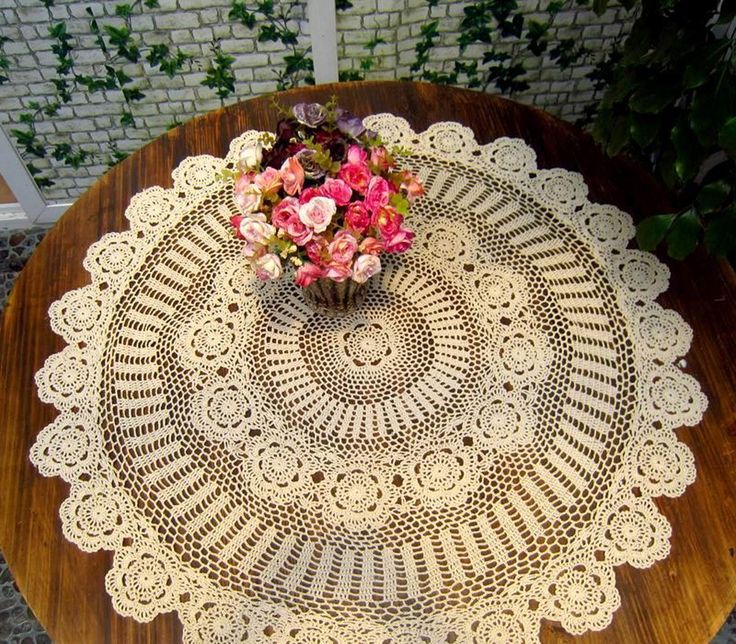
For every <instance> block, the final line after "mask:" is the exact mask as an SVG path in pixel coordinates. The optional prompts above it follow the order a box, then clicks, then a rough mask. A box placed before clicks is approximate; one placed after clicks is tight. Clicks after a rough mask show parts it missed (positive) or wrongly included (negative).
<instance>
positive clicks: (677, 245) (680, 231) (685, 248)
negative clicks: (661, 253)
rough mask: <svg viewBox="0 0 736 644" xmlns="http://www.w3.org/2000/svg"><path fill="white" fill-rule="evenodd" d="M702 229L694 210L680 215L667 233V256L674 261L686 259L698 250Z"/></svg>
mask: <svg viewBox="0 0 736 644" xmlns="http://www.w3.org/2000/svg"><path fill="white" fill-rule="evenodd" d="M700 229H701V226H700V218H699V217H698V215H697V214H696V213H695V211H694V210H692V209H690V210H686V211H685V212H684V213H682V214H681V215H679V216H678V217H677V219H675V223H674V224H672V227H671V228H670V231H669V232H668V233H667V254H668V255H669V256H670V257H671V258H672V259H685V258H686V257H687V256H688V255H689V254H690V253H692V252H693V251H694V250H695V249H696V248H697V246H698V242H699V241H700Z"/></svg>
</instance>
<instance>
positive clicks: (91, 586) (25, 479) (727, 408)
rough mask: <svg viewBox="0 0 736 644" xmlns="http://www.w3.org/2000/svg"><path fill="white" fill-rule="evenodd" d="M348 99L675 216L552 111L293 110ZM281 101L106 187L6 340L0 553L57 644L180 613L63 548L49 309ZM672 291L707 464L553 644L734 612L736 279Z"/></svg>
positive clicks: (218, 118)
mask: <svg viewBox="0 0 736 644" xmlns="http://www.w3.org/2000/svg"><path fill="white" fill-rule="evenodd" d="M332 94H336V95H337V98H338V100H339V102H340V104H341V105H343V106H345V107H346V108H348V109H350V110H351V111H353V112H354V113H356V114H358V115H361V116H362V115H367V114H370V113H376V112H384V111H388V112H392V113H394V114H397V115H401V116H404V117H405V118H407V119H408V121H409V122H410V123H411V124H412V126H413V127H414V129H415V130H416V131H421V130H423V129H425V128H426V127H427V126H428V125H430V124H431V123H433V122H436V121H441V120H454V121H458V122H460V123H463V124H465V125H468V126H470V127H471V128H472V129H473V130H474V131H475V133H476V136H477V138H478V140H479V141H480V142H481V143H485V142H488V141H490V140H492V139H494V138H496V137H499V136H511V137H521V138H524V139H525V140H526V141H527V142H528V143H529V144H530V145H531V146H532V147H533V148H534V149H535V150H536V151H537V155H538V161H539V165H540V167H563V168H568V169H571V170H576V171H578V172H581V173H582V174H583V175H584V176H585V179H586V181H587V183H588V186H589V188H590V198H591V200H592V201H598V202H603V203H613V204H615V205H617V206H619V207H620V208H622V209H623V210H625V211H627V212H629V213H631V214H632V215H633V216H634V217H635V218H639V217H641V216H645V215H648V214H653V213H656V212H660V211H663V210H664V209H666V207H667V203H668V200H667V196H666V194H665V193H664V192H663V190H662V188H661V187H660V186H659V185H658V184H657V183H656V182H655V181H654V180H653V179H652V177H651V176H649V175H648V174H647V173H645V172H643V171H642V170H641V168H639V167H638V166H637V165H636V164H634V163H632V162H629V161H628V160H626V159H623V158H619V159H615V160H611V159H608V158H606V157H604V156H603V155H602V154H601V153H600V152H599V151H598V150H597V149H596V147H595V145H594V144H593V142H592V140H591V139H590V137H588V136H587V135H584V134H582V133H581V132H579V131H578V130H577V129H575V128H574V127H572V126H570V125H568V124H566V123H563V122H562V121H559V120H557V119H556V118H554V117H552V116H549V115H547V114H545V113H543V112H540V111H538V110H535V109H532V108H529V107H525V106H522V105H518V104H516V103H513V102H510V101H507V100H503V99H500V98H496V97H492V96H487V95H484V94H479V93H476V92H469V91H463V90H457V89H451V88H447V87H439V86H433V85H426V84H414V83H395V82H375V83H343V84H340V85H323V86H320V87H316V88H309V89H300V90H294V91H292V92H289V93H287V94H284V95H282V101H283V102H284V103H288V104H292V103H296V102H299V101H304V100H307V101H321V102H325V101H326V100H327V99H328V98H329V97H330V95H332ZM275 125H276V116H275V113H274V111H273V109H272V108H271V107H270V105H269V100H268V99H267V98H258V99H253V100H250V101H246V102H244V103H241V104H239V105H234V106H232V107H229V108H226V109H223V110H219V111H217V112H213V113H211V114H208V115H207V116H205V117H202V118H198V119H195V120H193V121H191V122H189V123H187V124H185V125H183V126H181V127H179V128H177V129H176V130H173V131H171V132H169V133H167V134H165V135H163V136H161V137H160V138H158V139H157V140H156V141H154V142H153V143H151V144H150V145H148V146H146V147H145V148H143V149H142V150H141V151H140V152H138V153H136V154H135V155H133V156H132V157H130V158H129V159H127V160H126V161H124V162H123V163H121V164H120V165H118V166H117V167H115V168H114V169H113V170H112V171H111V172H109V173H108V174H107V175H105V176H104V177H103V178H102V179H101V180H100V181H98V182H97V183H96V184H95V185H94V186H93V187H92V188H91V189H90V190H89V191H88V192H87V193H86V194H85V195H84V196H82V197H81V198H80V199H79V200H78V201H77V202H76V203H75V204H74V206H73V207H72V208H70V209H69V211H68V212H67V213H66V214H65V215H64V216H63V217H62V219H61V220H60V221H59V222H58V224H57V225H56V226H55V227H54V228H53V230H52V231H51V232H50V233H49V234H48V235H47V236H46V238H45V239H44V240H43V242H42V243H41V245H40V246H39V248H38V250H37V252H36V253H35V255H34V256H33V257H32V258H31V260H30V261H29V263H28V265H27V266H26V268H25V270H24V271H23V273H22V274H21V276H20V278H19V279H18V281H17V283H16V285H15V288H14V290H13V293H12V295H11V297H10V301H9V304H8V307H7V309H6V311H5V315H4V319H3V320H2V329H0V428H2V429H0V547H1V548H2V551H3V552H4V554H5V557H6V558H7V561H8V563H9V565H10V568H11V570H12V572H13V574H14V575H15V578H16V580H17V583H18V586H19V588H20V590H21V591H22V593H23V595H24V596H25V597H26V599H27V600H28V603H29V604H30V606H31V607H32V608H33V610H34V612H35V613H36V615H37V616H38V618H39V619H40V621H41V623H42V624H43V625H44V626H45V627H46V628H47V629H48V632H49V634H50V635H51V637H52V638H53V640H54V641H55V642H57V643H58V644H83V643H90V644H101V643H102V642H155V643H156V644H163V643H165V642H177V641H180V640H181V626H180V624H179V621H178V619H177V616H176V615H175V614H168V615H164V616H159V617H158V618H156V619H155V620H154V621H153V622H151V623H150V624H139V623H137V622H135V621H133V620H132V619H127V618H123V617H120V616H119V615H118V614H117V613H116V612H115V611H114V610H113V608H112V605H111V602H110V598H109V597H108V595H107V594H106V593H105V589H104V575H105V573H106V572H107V570H108V569H109V567H110V564H111V560H112V555H111V554H110V553H107V552H98V553H96V554H85V553H82V552H81V551H80V550H79V549H78V548H77V547H76V546H74V545H72V544H71V543H69V542H67V541H66V540H65V539H64V537H63V536H62V533H61V526H60V520H59V517H58V509H59V505H60V503H61V502H62V501H63V499H64V498H65V496H66V494H67V488H68V486H67V485H66V484H65V483H64V482H63V481H61V480H60V479H59V478H53V479H46V478H43V477H41V476H40V475H39V474H38V473H37V471H36V470H35V468H34V467H33V466H32V465H31V463H30V461H29V459H28V452H29V449H30V447H31V445H32V443H33V441H34V437H35V436H36V435H37V433H38V432H39V431H40V430H41V428H42V427H43V426H44V425H46V424H47V423H49V422H50V421H51V420H52V419H53V418H54V417H55V415H56V412H55V410H54V409H53V407H52V406H51V405H45V404H42V403H40V402H39V400H38V398H37V397H36V390H35V385H34V384H33V375H34V373H35V372H36V370H37V369H39V367H41V365H42V364H43V361H44V360H45V358H46V357H48V356H49V355H50V354H52V353H54V352H57V351H59V350H61V349H62V348H63V346H64V342H63V341H62V340H61V338H59V337H57V336H56V335H54V334H53V333H52V332H51V330H50V329H49V324H48V317H47V311H48V308H49V305H50V304H51V303H52V302H53V301H54V300H56V299H58V298H59V297H60V296H61V295H62V294H63V293H65V292H66V291H68V290H70V289H73V288H78V287H80V286H83V285H84V284H87V283H88V282H89V279H88V275H87V273H86V272H85V271H84V269H83V268H82V259H83V257H84V255H85V252H86V249H87V248H88V247H89V246H90V244H92V243H93V242H95V241H96V240H97V239H99V238H100V237H101V236H102V235H103V234H104V233H107V232H110V231H119V230H123V229H125V228H127V222H126V220H125V219H124V217H123V213H124V211H125V208H126V206H127V204H128V201H129V200H130V198H131V196H133V195H134V194H135V193H137V192H139V191H141V190H143V189H144V188H147V187H149V186H153V185H162V186H165V187H170V186H171V169H172V168H174V167H176V165H177V164H178V163H179V162H180V161H181V160H182V159H184V158H185V157H187V156H191V155H196V154H204V153H209V154H213V155H217V156H223V155H224V154H225V152H226V151H227V148H228V144H229V142H230V140H231V139H233V138H234V137H236V136H237V135H238V134H239V133H240V132H242V131H243V130H246V129H251V128H255V129H264V130H271V129H273V128H274V126H275ZM670 267H671V269H672V280H671V286H670V289H669V290H668V291H667V293H666V294H665V295H664V296H662V297H661V298H660V302H661V303H662V304H663V305H664V306H665V307H667V308H673V309H675V310H677V311H679V312H680V313H681V314H682V315H683V316H684V318H685V319H686V321H687V322H688V323H689V324H690V325H692V327H693V329H694V332H695V341H694V345H693V348H692V350H691V352H690V354H689V356H688V362H689V371H690V372H691V373H692V374H693V375H694V376H695V377H696V378H697V379H698V380H699V382H700V383H701V385H702V387H703V389H704V391H705V393H706V394H707V395H708V397H709V399H710V406H709V409H708V411H707V413H706V416H705V419H704V421H703V422H702V423H701V425H699V426H698V427H695V428H692V429H683V430H680V431H679V433H678V435H679V437H680V439H681V440H683V441H684V442H685V443H687V444H688V445H689V446H690V448H691V450H692V451H693V453H694V455H695V460H696V465H697V468H698V478H697V481H696V482H695V484H693V485H692V486H691V487H690V488H689V489H688V490H687V492H686V493H685V495H684V496H682V497H680V498H677V499H668V498H661V499H658V500H657V504H658V506H659V508H660V509H661V511H662V512H663V513H664V514H665V515H666V517H667V518H668V519H669V520H670V522H671V523H672V528H673V537H672V540H671V543H672V552H671V554H670V556H669V557H668V558H667V559H666V560H665V561H663V562H660V563H658V564H657V565H655V566H654V567H652V568H650V569H648V570H643V571H642V570H635V569H633V568H631V567H629V566H621V567H619V568H617V569H616V575H617V580H618V584H617V585H618V588H619V590H620V591H621V595H622V607H621V609H620V610H619V611H618V612H617V613H616V614H615V615H614V620H613V624H612V625H611V626H610V627H609V628H608V629H607V630H605V631H603V632H600V633H589V634H586V635H585V636H583V637H580V638H574V637H572V636H570V635H568V634H567V633H565V632H564V631H563V630H562V629H561V628H560V627H559V626H556V625H554V624H549V623H546V622H545V623H543V627H542V641H544V642H565V641H573V640H576V639H577V640H579V641H581V642H606V644H613V643H615V642H619V643H626V644H632V643H638V642H642V643H643V642H646V643H648V644H655V643H662V644H665V643H666V644H676V643H682V644H698V643H702V642H708V641H709V640H710V638H711V637H712V636H713V635H714V634H715V633H716V631H717V630H718V629H719V627H720V626H721V625H722V623H723V622H724V620H725V618H726V616H727V614H728V612H729V611H730V610H731V609H732V607H733V606H734V604H736V395H735V393H734V392H736V361H734V357H736V305H735V304H734V302H735V301H736V278H735V276H734V273H733V271H732V270H731V268H730V267H729V266H727V265H726V264H723V263H716V262H714V261H713V260H711V259H709V258H707V257H705V256H702V255H697V256H695V257H694V258H692V259H689V260H688V261H687V262H686V263H680V264H676V263H671V262H670Z"/></svg>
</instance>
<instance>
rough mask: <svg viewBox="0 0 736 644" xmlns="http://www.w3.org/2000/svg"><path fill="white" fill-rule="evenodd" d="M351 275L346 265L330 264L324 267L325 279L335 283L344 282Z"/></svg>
mask: <svg viewBox="0 0 736 644" xmlns="http://www.w3.org/2000/svg"><path fill="white" fill-rule="evenodd" d="M351 275H352V271H351V270H350V266H348V265H347V264H336V263H333V262H330V263H329V264H327V266H326V270H325V277H329V278H330V279H331V280H334V281H335V282H344V281H345V280H346V279H348V278H349V277H350V276H351Z"/></svg>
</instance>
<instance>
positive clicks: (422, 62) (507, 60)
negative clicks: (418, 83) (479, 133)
mask: <svg viewBox="0 0 736 644" xmlns="http://www.w3.org/2000/svg"><path fill="white" fill-rule="evenodd" d="M587 2H588V0H550V1H549V2H547V4H546V5H545V8H544V10H543V13H544V15H545V19H544V20H538V19H531V18H528V17H527V16H526V15H525V13H524V10H523V8H522V7H520V6H519V3H518V2H517V1H516V0H478V1H475V2H467V3H465V6H464V7H463V17H462V20H461V22H460V27H459V29H458V32H459V35H458V36H457V38H456V41H455V44H456V45H457V47H458V57H457V59H456V60H455V63H454V66H453V69H452V70H450V71H437V70H436V69H435V68H434V66H433V65H432V50H433V49H434V48H435V47H436V46H437V45H438V44H439V41H440V39H441V33H440V21H439V20H433V21H428V22H426V23H425V24H424V25H422V27H421V32H420V36H421V37H420V39H419V41H418V42H417V45H416V47H415V54H416V57H415V60H414V62H413V63H412V64H411V67H410V71H411V76H410V77H411V78H412V79H414V78H418V79H421V80H427V81H430V82H433V83H442V84H448V85H465V86H467V87H471V88H480V89H482V90H484V91H487V90H488V89H490V88H495V89H497V90H498V91H499V92H501V93H507V94H508V93H513V92H520V91H523V90H525V89H527V88H528V87H529V83H528V82H527V80H526V78H525V76H526V74H527V70H526V68H525V67H524V64H523V62H522V60H521V58H522V55H523V56H524V57H525V58H526V59H527V60H528V59H529V57H530V56H533V57H540V56H542V55H545V53H546V54H547V55H548V56H549V57H550V59H551V60H553V61H555V62H556V63H557V64H558V65H559V67H560V68H562V69H567V68H569V67H571V66H572V65H573V64H575V63H577V62H578V61H580V60H583V59H585V58H586V57H587V56H589V54H590V52H589V51H588V50H587V49H586V48H585V47H584V46H583V45H580V44H578V43H576V41H575V40H574V39H572V38H567V39H561V40H559V41H555V42H554V43H551V42H550V35H549V34H550V27H551V26H552V25H553V23H554V18H555V16H556V15H557V14H558V13H559V12H560V11H562V10H563V9H566V8H568V9H569V8H572V7H573V6H577V5H583V4H587ZM427 4H428V6H429V7H433V6H436V5H437V4H438V0H427ZM473 44H479V45H481V46H482V47H483V48H484V51H483V53H482V55H481V56H480V57H479V58H478V59H476V60H463V59H462V58H463V56H464V55H465V54H466V52H467V50H468V47H470V45H473ZM514 49H516V53H514Z"/></svg>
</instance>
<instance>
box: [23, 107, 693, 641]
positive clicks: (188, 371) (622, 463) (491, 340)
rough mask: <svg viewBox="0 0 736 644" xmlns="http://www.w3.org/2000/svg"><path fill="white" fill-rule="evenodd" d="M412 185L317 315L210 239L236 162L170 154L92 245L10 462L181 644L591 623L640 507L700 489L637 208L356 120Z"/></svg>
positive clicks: (457, 142)
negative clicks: (170, 161) (368, 281)
mask: <svg viewBox="0 0 736 644" xmlns="http://www.w3.org/2000/svg"><path fill="white" fill-rule="evenodd" d="M366 121H367V124H368V126H369V127H371V128H373V129H375V130H377V131H378V132H379V133H380V135H381V137H382V138H383V140H384V141H386V142H387V143H388V144H397V145H401V146H404V147H406V148H410V149H411V150H413V154H412V155H411V156H407V157H403V158H402V164H403V165H404V166H406V167H409V168H410V169H411V170H412V171H414V172H417V173H419V174H420V176H421V177H422V179H423V181H424V183H425V186H426V189H427V195H426V197H425V198H423V199H420V200H419V201H418V202H417V203H416V204H415V206H414V210H413V214H412V215H411V218H410V222H409V223H410V225H411V226H412V227H413V228H414V229H415V230H416V231H417V237H416V239H415V244H414V247H413V248H412V249H411V251H409V252H408V253H406V254H405V255H402V256H399V257H392V256H384V258H383V260H382V261H383V264H384V269H383V271H382V272H381V273H380V274H379V275H378V276H376V277H375V278H374V281H373V283H372V285H371V288H370V291H369V293H368V296H367V298H366V301H365V304H364V305H363V306H362V308H360V310H359V311H358V312H357V313H355V314H353V315H352V316H349V317H347V318H343V319H332V318H326V317H322V316H320V315H319V314H317V313H314V312H312V311H311V310H310V309H309V308H308V307H307V306H306V305H305V303H304V300H303V297H302V295H301V293H300V289H299V288H298V287H296V286H295V285H294V284H292V283H291V282H290V281H289V280H288V279H284V280H280V281H277V282H271V283H265V284H264V283H260V282H258V281H257V280H256V279H255V278H254V276H253V273H252V272H251V271H250V270H249V269H248V268H247V266H246V264H245V260H244V259H243V258H242V255H241V243H240V242H239V241H237V240H236V239H234V237H233V236H232V234H231V232H230V226H229V224H228V217H229V216H230V215H231V214H232V213H233V212H236V211H237V210H236V206H235V204H234V202H233V198H232V186H231V184H228V183H223V182H222V181H220V180H218V179H217V178H216V175H217V174H218V173H219V172H221V171H222V169H223V168H225V167H233V166H234V164H235V162H236V159H237V156H238V152H239V150H240V149H241V148H242V147H243V146H244V145H248V144H251V143H252V142H253V141H254V140H255V139H256V138H257V136H258V133H257V132H254V131H250V132H246V133H245V134H243V135H242V136H240V137H239V138H238V139H236V140H235V141H233V143H232V145H231V149H230V152H229V154H228V155H227V157H226V158H225V159H219V158H215V157H212V156H198V157H193V158H188V159H186V160H185V161H183V162H182V163H181V165H180V166H179V167H178V168H177V169H176V170H174V172H173V179H174V187H173V188H172V189H169V190H164V189H162V188H159V187H155V188H151V189H148V190H146V191H144V192H143V193H141V194H139V195H137V196H135V197H134V198H133V199H132V200H131V203H130V206H129V208H128V209H127V212H126V216H127V218H128V220H129V221H130V227H131V229H130V230H129V231H127V232H123V233H111V234H108V235H105V236H104V237H103V238H102V239H101V240H100V241H99V242H97V243H95V244H94V245H93V246H92V247H91V248H90V249H89V251H88V253H87V257H86V259H85V261H84V266H85V268H86V269H87V270H88V271H89V273H90V274H91V277H92V283H91V284H90V285H88V286H85V287H84V288H81V289H78V290H74V291H71V292H69V293H67V294H66V295H64V296H63V297H62V298H61V299H60V300H59V301H57V302H56V303H54V304H53V306H52V307H51V310H50V317H51V324H52V327H53V329H54V330H55V331H56V332H57V333H59V334H60V335H61V336H63V338H64V339H65V340H66V341H67V343H68V346H67V347H66V348H65V349H64V350H63V351H61V352H60V353H57V354H55V355H52V356H51V357H49V358H48V360H47V361H46V363H45V365H44V367H43V368H42V369H41V370H40V371H39V372H38V374H37V376H36V382H37V385H38V390H39V395H40V397H41V399H42V400H43V401H45V402H49V403H52V404H53V405H55V406H56V407H57V408H58V410H59V411H60V414H59V416H58V418H57V419H56V420H55V421H54V422H53V423H52V424H50V425H49V426H48V427H46V428H45V429H43V430H42V431H41V433H40V434H39V436H38V439H37V441H36V444H35V445H34V447H33V449H32V452H31V459H32V461H33V462H34V463H35V465H36V466H37V467H38V469H39V470H40V472H41V473H42V474H44V475H47V476H61V477H62V478H63V479H64V480H65V481H67V482H68V483H69V484H70V485H71V491H70V494H69V497H68V498H67V499H66V500H65V501H64V503H63V504H62V506H61V510H60V514H61V519H62V524H63V530H64V534H65V535H66V537H67V538H68V539H70V540H71V541H73V542H74V543H76V544H77V545H78V546H79V547H80V548H82V549H83V550H85V551H94V550H98V549H100V548H105V549H109V550H113V551H114V552H115V555H114V563H113V566H112V569H111V570H110V571H109V573H108V574H107V577H106V587H107V590H108V592H109V593H110V595H111V596H112V601H113V605H114V606H115V609H116V610H117V611H118V612H119V613H121V614H122V615H129V616H132V617H133V618H135V619H137V620H139V621H148V620H151V619H152V618H154V617H155V616H156V615H158V614H159V613H164V612H167V611H172V610H176V611H178V613H179V616H180V618H181V621H182V623H183V625H184V632H185V638H184V639H185V642H188V643H194V642H221V643H223V644H225V643H231V642H240V641H243V640H246V639H247V640H248V641H264V642H302V643H306V642H334V643H336V644H344V643H349V642H355V643H356V644H358V643H359V644H366V643H372V642H375V643H382V642H393V643H396V644H399V643H401V644H403V643H409V642H453V641H454V642H459V643H464V642H477V643H484V644H485V643H488V642H533V641H537V640H538V637H539V635H538V633H539V626H540V620H541V619H549V620H555V621H559V622H560V623H561V624H562V626H563V627H564V628H565V629H566V630H567V631H569V632H570V633H576V634H577V633H582V632H584V631H586V630H588V629H594V630H598V629H603V628H605V627H606V626H607V625H608V624H609V623H610V621H611V619H612V615H613V612H614V611H615V610H616V609H617V608H618V606H619V603H620V598H619V594H618V592H617V590H616V583H615V575H614V567H615V566H616V565H619V564H621V563H624V562H626V563H629V564H631V565H633V566H636V567H639V568H645V567H648V566H651V565H652V564H653V563H654V562H655V561H657V560H659V559H662V558H664V557H665V556H666V555H667V554H668V552H669V538H670V526H669V524H668V522H667V520H666V519H665V518H664V517H663V516H662V515H661V514H660V513H659V512H658V510H657V508H656V506H655V504H654V502H653V500H652V498H653V497H655V496H659V495H667V496H677V495H680V494H682V493H683V491H684V490H685V487H686V486H687V485H688V484H689V483H691V482H692V481H693V479H694V477H695V469H694V466H693V458H692V455H691V453H690V452H689V450H688V449H687V447H686V446H685V445H683V444H682V443H680V442H678V440H677V438H676V437H675V434H674V431H673V430H674V429H676V428H678V427H680V426H682V425H694V424H696V423H698V422H699V420H700V418H701V416H702V414H703V411H704V409H705V407H706V400H705V397H704V396H703V394H702V393H701V391H700V387H699V385H698V383H697V382H696V381H695V380H694V379H693V378H692V377H691V376H689V375H687V374H686V373H684V372H683V370H682V369H681V368H680V366H679V364H678V362H677V361H678V360H679V358H680V357H681V356H683V355H684V354H685V353H686V351H687V350H688V348H689V345H690V342H691V336H692V333H691V330H690V328H689V327H688V326H687V325H686V324H685V322H684V321H683V320H682V318H681V317H680V316H679V315H678V314H677V313H675V312H673V311H668V310H664V309H663V308H662V307H661V306H659V305H658V304H657V303H655V302H654V299H655V298H656V297H657V296H658V295H659V294H660V293H661V292H662V291H664V290H665V288H666V287H667V283H668V279H669V272H668V269H667V268H666V266H664V265H663V264H661V263H660V262H659V261H658V260H657V259H656V258H655V257H654V256H653V255H651V254H648V253H644V252H641V251H639V250H630V249H627V245H628V242H629V240H630V238H631V237H632V235H633V233H634V227H633V225H632V222H631V218H630V217H629V216H628V215H626V214H624V213H622V212H620V211H619V210H617V209H616V208H614V207H612V206H606V205H598V204H592V203H590V202H589V201H588V200H587V199H586V194H587V189H586V186H585V183H584V182H583V179H582V178H581V177H580V176H579V175H578V174H574V173H571V172H567V171H564V170H540V169H538V168H537V167H536V163H535V153H534V151H533V150H532V149H531V148H529V147H528V146H527V145H526V144H525V143H524V142H522V141H520V140H512V139H507V138H501V139H497V140H496V141H493V142H492V143H490V144H488V145H478V144H477V142H476V141H475V139H474V137H473V134H472V131H471V130H469V129H468V128H466V127H463V126H461V125H458V124H456V123H438V124H436V125H433V126H432V127H430V128H429V129H428V130H427V131H426V132H423V133H421V134H416V133H414V132H413V131H412V130H411V128H410V127H409V125H408V124H407V122H406V121H404V120H403V119H400V118H397V117H394V116H391V115H387V114H382V115H377V116H373V117H370V118H368V119H366Z"/></svg>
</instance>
